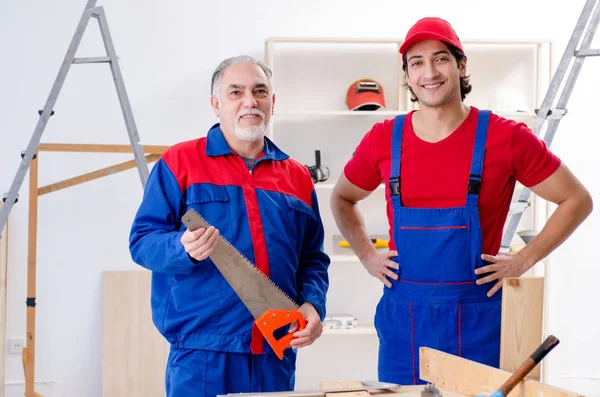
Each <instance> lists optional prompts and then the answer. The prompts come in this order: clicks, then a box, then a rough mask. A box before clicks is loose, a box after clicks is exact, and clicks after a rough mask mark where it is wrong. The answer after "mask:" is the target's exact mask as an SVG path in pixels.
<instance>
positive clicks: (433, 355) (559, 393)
mask: <svg viewBox="0 0 600 397" xmlns="http://www.w3.org/2000/svg"><path fill="white" fill-rule="evenodd" d="M419 358H420V367H419V369H420V372H421V379H422V380H424V381H426V382H430V383H435V384H436V385H438V386H439V387H443V388H445V389H449V390H453V391H455V392H457V393H460V394H464V395H467V396H477V395H480V394H485V395H490V394H492V393H493V392H494V391H495V390H496V389H497V388H498V387H499V386H501V385H502V384H503V383H504V382H505V381H506V380H507V379H508V378H509V377H510V375H511V373H510V372H507V371H503V370H501V369H497V368H493V367H489V366H487V365H483V364H479V363H476V362H474V361H470V360H467V359H464V358H462V357H457V356H454V355H451V354H447V353H444V352H441V351H439V350H435V349H430V348H427V347H421V348H420V349H419ZM509 396H511V397H527V396H543V397H581V396H582V395H581V394H578V393H574V392H569V391H566V390H562V389H559V388H557V387H554V386H550V385H545V384H542V383H540V382H538V381H535V380H532V379H525V380H523V382H521V383H519V385H518V386H517V387H515V388H514V390H513V391H512V392H511V393H510V394H509Z"/></svg>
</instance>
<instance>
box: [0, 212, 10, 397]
mask: <svg viewBox="0 0 600 397" xmlns="http://www.w3.org/2000/svg"><path fill="white" fill-rule="evenodd" d="M0 208H2V202H1V201H0ZM6 223H7V224H6V225H5V226H4V229H3V231H2V237H1V238H0V342H2V343H0V385H4V382H5V379H6V377H5V376H6V366H5V360H6V343H4V341H6V275H7V269H8V222H6ZM0 397H4V387H0Z"/></svg>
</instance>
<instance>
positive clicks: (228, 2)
mask: <svg viewBox="0 0 600 397" xmlns="http://www.w3.org/2000/svg"><path fill="white" fill-rule="evenodd" d="M568 3H569V7H567V6H566V4H567V2H563V1H556V0H555V1H541V0H539V1H522V0H521V1H517V0H505V1H504V2H502V5H501V3H500V2H498V3H490V2H485V1H475V0H469V1H467V0H463V1H454V2H448V1H442V0H431V1H430V2H428V3H425V2H422V3H420V5H417V3H416V2H413V3H408V2H403V1H396V0H386V1H384V0H373V1H369V2H364V1H357V0H352V1H350V0H335V1H323V0H305V1H294V2H292V1H281V0H259V1H255V2H247V1H243V0H237V1H234V0H221V1H210V2H208V1H182V0H171V1H169V2H168V5H167V2H159V1H142V0H128V1H116V0H106V1H104V2H101V3H100V5H104V7H105V10H106V13H107V16H108V21H109V25H110V28H111V30H112V34H113V38H114V42H115V45H116V48H117V52H118V54H119V55H120V61H121V67H122V71H123V75H124V77H125V82H126V86H127V90H128V92H129V96H130V99H131V102H132V106H133V111H134V114H135V117H136V121H137V125H138V128H139V131H140V135H141V138H142V142H143V143H144V144H160V145H170V144H173V143H175V142H177V141H180V140H185V139H191V138H194V137H197V136H201V135H204V134H205V132H206V130H207V129H208V127H210V125H211V124H212V123H213V122H215V121H216V120H215V118H214V116H213V115H212V112H211V110H210V108H209V96H208V95H209V80H210V74H211V72H212V70H213V69H214V68H215V67H216V65H217V64H218V63H219V62H220V61H221V60H222V59H224V58H226V57H229V56H231V55H234V54H241V53H248V54H250V55H253V56H256V57H258V58H262V57H263V43H264V40H265V38H267V37H270V36H350V37H402V36H403V35H404V34H405V33H406V30H407V29H408V27H409V26H410V25H411V24H412V23H413V22H414V21H416V19H417V18H420V17H423V16H428V15H437V16H442V17H444V18H446V19H448V20H449V21H450V22H451V23H452V24H453V25H454V27H455V28H456V30H457V31H458V33H459V35H460V36H461V38H469V39H479V38H491V39H496V38H498V39H521V38H523V39H538V38H539V39H550V40H553V42H554V44H555V47H554V48H555V53H554V57H555V59H556V60H558V58H559V56H560V55H561V54H562V50H563V49H564V46H565V45H566V42H567V40H568V38H569V36H570V34H571V31H572V29H573V26H574V24H575V21H576V19H577V17H578V15H579V12H580V10H581V7H582V6H583V3H584V1H582V0H573V1H570V2H568ZM426 4H427V5H426ZM84 5H85V0H78V1H75V0H55V1H52V2H35V1H31V0H21V1H19V2H10V3H9V2H5V3H4V4H3V7H2V11H1V13H0V50H1V53H2V61H1V62H0V131H1V141H0V142H1V144H0V170H1V171H0V186H3V187H4V188H2V189H0V190H2V192H3V191H8V187H9V185H10V183H11V181H12V179H13V177H14V173H15V172H16V170H17V167H18V163H19V161H20V157H19V153H20V151H21V150H24V149H25V147H26V145H27V142H28V141H29V137H30V135H31V133H32V131H33V128H34V126H35V123H36V121H37V117H38V116H37V110H38V109H41V108H42V106H43V104H44V102H45V100H46V98H47V95H48V93H49V90H50V87H51V85H52V83H53V82H54V79H55V77H56V73H57V71H58V68H59V65H60V63H61V61H62V58H63V56H64V53H65V51H66V49H67V46H68V43H69V42H70V40H71V37H72V34H73V32H74V29H75V26H76V24H77V22H78V20H79V17H80V15H81V11H82V9H83V6H84ZM599 44H600V39H598V40H595V47H596V48H597V47H600V45H599ZM101 49H102V48H101V45H100V39H99V34H98V31H97V29H96V26H95V25H90V28H89V29H88V34H87V35H86V37H85V38H84V42H83V44H82V47H81V50H80V52H79V53H78V55H79V56H94V55H100V51H101ZM467 55H468V54H467ZM598 62H600V60H598V59H588V60H587V61H586V65H585V66H584V70H583V72H582V74H581V77H580V79H579V82H578V85H577V87H576V88H575V92H574V94H573V96H572V100H571V102H570V106H569V113H568V116H567V117H566V118H565V120H564V121H563V122H562V124H561V128H560V130H559V133H558V135H557V137H556V140H555V144H554V145H553V149H554V151H555V152H556V153H557V154H558V155H559V156H561V157H562V158H563V160H564V161H565V162H566V163H567V164H568V165H569V167H570V168H571V169H572V170H573V171H574V172H575V173H576V174H577V175H578V176H579V177H580V179H581V180H582V181H583V182H584V183H585V184H586V185H587V186H588V188H589V189H590V191H591V193H592V195H593V197H594V198H596V200H598V198H599V197H600V180H599V179H598V177H597V176H595V175H594V173H593V172H594V171H597V170H598V169H599V168H600V157H599V156H597V154H596V152H597V145H598V144H600V138H599V137H598V136H599V135H598V127H597V120H596V118H595V117H593V115H594V112H597V106H595V105H596V103H597V96H596V95H595V93H596V92H597V90H598V89H599V88H600V77H599V76H598V73H597V70H599V69H598V68H599V66H598ZM584 87H585V90H586V91H587V92H584ZM475 89H477V87H475ZM55 111H56V115H55V116H53V117H52V118H51V121H50V123H49V126H48V128H47V129H46V132H45V134H44V138H43V142H69V143H71V142H73V143H74V142H81V143H122V144H126V143H127V142H128V141H127V135H126V131H125V128H124V125H123V120H122V117H121V114H120V110H119V107H118V103H117V98H116V94H115V92H114V87H113V84H112V81H111V77H110V73H109V71H108V67H107V66H106V65H75V66H74V67H73V68H72V70H71V73H70V74H69V77H68V79H67V82H66V84H65V86H64V89H63V91H62V93H61V95H60V98H59V101H58V103H57V105H56V107H55ZM127 159H128V157H127V156H118V155H86V156H83V155H75V154H48V153H44V154H43V155H42V156H41V168H40V185H45V184H48V183H52V182H55V181H58V180H61V179H63V178H66V177H69V176H73V175H74V174H79V173H82V172H85V171H89V170H93V169H96V168H99V167H103V166H108V165H111V164H113V163H116V162H120V161H125V160H127ZM2 192H0V193H2ZM27 195H28V189H27V183H25V185H24V187H23V188H22V189H21V191H20V197H21V201H20V202H19V204H17V206H16V207H15V208H14V209H13V212H12V214H11V218H10V222H11V227H10V235H9V241H10V247H9V250H10V253H9V287H8V294H9V296H8V329H7V335H8V337H15V336H16V337H23V336H24V335H25V305H24V301H25V297H26V294H25V288H26V260H27V204H26V203H27V200H26V198H27ZM140 197H141V188H140V184H139V178H138V176H137V173H136V171H135V170H131V171H128V172H125V173H122V174H118V175H114V176H111V177H108V178H104V179H102V180H98V181H94V182H91V183H87V184H84V185H79V186H77V187H73V188H70V189H67V190H64V191H61V192H57V193H53V194H50V195H47V196H43V197H41V199H40V204H39V239H38V293H37V302H38V306H37V357H36V360H37V365H36V380H39V381H47V382H49V383H46V384H44V385H40V387H39V388H38V391H39V392H44V391H45V390H46V392H45V393H46V394H44V395H46V396H51V395H55V396H59V395H61V396H63V395H64V396H76V395H78V396H79V395H85V396H90V397H99V396H100V395H101V278H100V275H101V272H102V271H103V270H118V269H123V270H125V269H136V267H135V265H133V264H132V262H131V260H130V258H129V253H128V248H127V238H128V233H129V226H130V222H131V219H132V217H133V214H134V211H135V209H136V208H137V205H138V202H139V200H140ZM322 206H326V203H323V204H322ZM382 208H383V207H382ZM599 231H600V215H599V213H598V211H596V212H595V213H594V214H592V216H591V217H590V219H588V220H587V221H586V223H585V224H584V225H583V226H582V228H581V229H580V230H579V231H577V232H576V233H575V235H574V236H573V237H572V238H571V239H570V240H569V241H568V242H567V243H566V244H565V245H564V246H563V247H561V248H560V249H559V250H558V251H557V252H556V253H555V254H554V255H553V256H552V258H551V260H550V265H549V270H548V280H547V285H548V292H547V298H548V312H547V317H546V320H547V324H546V330H547V332H549V333H550V332H551V333H553V334H555V335H556V336H558V337H559V338H560V339H561V345H560V346H559V348H557V349H556V351H554V352H553V353H552V354H551V355H550V356H549V357H548V358H547V360H546V362H547V365H548V368H547V369H548V372H547V374H548V378H547V381H548V382H549V383H552V384H556V385H559V386H562V387H565V388H570V389H574V390H577V391H580V392H582V393H585V394H587V395H600V394H599V393H600V392H598V390H600V364H599V363H598V360H597V357H598V355H599V353H600V342H599V341H598V338H597V335H598V334H599V332H598V329H599V328H600V320H598V316H597V314H595V313H596V310H597V309H596V308H595V306H596V303H597V302H598V299H597V294H594V293H593V291H594V287H595V286H596V279H597V278H598V277H599V276H600V270H599V268H598V260H597V256H595V255H594V253H595V252H594V249H593V247H594V243H596V241H597V237H595V236H597V235H598V232H599ZM594 235H595V236H594ZM6 377H7V382H8V383H10V384H11V386H10V387H9V388H8V390H9V393H12V394H10V395H20V394H21V392H20V390H22V386H20V385H19V382H22V381H23V371H22V366H21V359H20V356H19V355H9V356H8V357H7V373H6ZM315 386H316V385H315Z"/></svg>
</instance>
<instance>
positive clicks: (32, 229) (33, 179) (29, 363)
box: [23, 153, 39, 397]
mask: <svg viewBox="0 0 600 397" xmlns="http://www.w3.org/2000/svg"><path fill="white" fill-rule="evenodd" d="M38 161H39V156H38V153H36V154H35V156H34V157H33V160H32V161H31V164H30V165H29V232H28V241H27V301H28V304H27V334H26V338H25V348H24V349H23V355H24V358H25V368H24V370H25V396H26V397H34V396H35V391H34V390H33V388H34V379H35V304H34V303H33V302H35V298H36V275H37V272H36V271H37V218H38V216H37V215H38V195H37V191H38Z"/></svg>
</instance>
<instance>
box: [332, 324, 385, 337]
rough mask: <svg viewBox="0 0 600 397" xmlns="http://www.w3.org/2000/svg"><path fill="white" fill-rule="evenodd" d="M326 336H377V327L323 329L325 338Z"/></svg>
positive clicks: (361, 326) (360, 326) (359, 326)
mask: <svg viewBox="0 0 600 397" xmlns="http://www.w3.org/2000/svg"><path fill="white" fill-rule="evenodd" d="M326 335H335V336H337V335H349V336H350V335H377V331H376V330H375V326H373V325H370V324H369V325H358V326H357V327H356V328H341V329H323V336H326Z"/></svg>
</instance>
